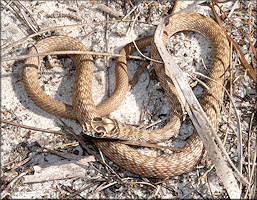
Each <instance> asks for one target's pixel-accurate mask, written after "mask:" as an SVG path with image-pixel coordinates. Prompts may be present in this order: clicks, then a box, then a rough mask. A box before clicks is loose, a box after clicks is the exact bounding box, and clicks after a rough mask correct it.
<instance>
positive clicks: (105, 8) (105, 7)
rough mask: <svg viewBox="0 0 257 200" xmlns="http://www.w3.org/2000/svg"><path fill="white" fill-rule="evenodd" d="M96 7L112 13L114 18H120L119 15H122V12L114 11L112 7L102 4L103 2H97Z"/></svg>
mask: <svg viewBox="0 0 257 200" xmlns="http://www.w3.org/2000/svg"><path fill="white" fill-rule="evenodd" d="M97 9H98V10H101V11H103V12H105V13H107V14H109V15H112V16H114V17H116V18H120V17H123V16H124V15H123V14H122V13H120V12H118V11H116V10H114V9H112V8H110V7H108V6H106V5H104V4H98V5H97Z"/></svg>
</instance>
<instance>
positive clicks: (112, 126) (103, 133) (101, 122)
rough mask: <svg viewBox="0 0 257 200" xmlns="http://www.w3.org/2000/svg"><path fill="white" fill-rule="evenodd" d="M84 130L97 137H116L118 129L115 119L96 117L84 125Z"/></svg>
mask: <svg viewBox="0 0 257 200" xmlns="http://www.w3.org/2000/svg"><path fill="white" fill-rule="evenodd" d="M82 129H83V132H84V133H85V134H86V135H89V136H91V137H95V138H114V135H115V133H116V132H117V130H118V125H117V123H116V121H115V120H112V119H110V118H107V117H96V118H93V119H91V120H89V121H87V122H85V124H83V125H82Z"/></svg>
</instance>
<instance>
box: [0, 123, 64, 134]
mask: <svg viewBox="0 0 257 200" xmlns="http://www.w3.org/2000/svg"><path fill="white" fill-rule="evenodd" d="M1 122H3V123H6V124H10V125H13V126H18V127H21V128H26V129H30V130H34V131H41V132H45V133H53V134H57V135H67V134H66V133H64V132H61V131H53V130H48V129H42V128H36V127H33V126H27V125H23V124H18V123H15V122H10V121H8V120H5V119H1Z"/></svg>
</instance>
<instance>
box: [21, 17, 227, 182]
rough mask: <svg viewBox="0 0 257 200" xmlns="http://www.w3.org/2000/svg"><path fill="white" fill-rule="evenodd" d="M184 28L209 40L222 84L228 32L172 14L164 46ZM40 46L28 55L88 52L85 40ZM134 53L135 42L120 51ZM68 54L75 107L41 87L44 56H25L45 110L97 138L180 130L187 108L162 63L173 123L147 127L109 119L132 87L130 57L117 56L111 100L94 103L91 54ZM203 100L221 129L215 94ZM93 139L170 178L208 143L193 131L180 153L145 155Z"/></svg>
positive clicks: (218, 92)
mask: <svg viewBox="0 0 257 200" xmlns="http://www.w3.org/2000/svg"><path fill="white" fill-rule="evenodd" d="M185 30H186V31H195V32H198V33H200V34H202V35H203V36H204V37H205V38H206V39H207V40H208V41H209V43H210V45H211V47H212V52H213V64H212V67H211V69H210V71H209V77H210V78H211V79H214V80H215V81H216V82H218V83H220V84H221V85H222V84H223V83H224V79H225V72H226V70H227V67H228V55H229V53H228V52H229V50H228V49H229V48H228V42H227V39H226V36H225V34H224V33H223V32H222V30H221V29H220V27H219V26H218V25H217V24H216V23H215V22H214V21H213V20H211V19H210V18H207V17H204V16H202V15H200V14H197V13H182V14H177V15H174V16H172V17H171V18H170V20H169V23H168V24H167V25H166V27H165V33H166V34H164V44H166V43H167V40H168V38H169V37H170V36H171V35H173V34H174V33H176V32H179V31H185ZM152 38H153V37H152V36H149V37H147V38H143V39H140V40H137V41H136V43H137V46H138V47H139V48H143V47H145V46H148V45H151V42H152ZM35 46H36V48H35V47H32V48H31V49H30V50H29V52H28V54H35V53H47V52H51V51H62V50H87V49H86V47H85V46H84V45H83V44H82V43H81V42H79V41H77V40H76V39H74V38H71V37H68V36H53V37H49V38H45V39H43V40H41V41H39V42H38V43H36V45H35ZM134 51H135V47H134V45H133V43H130V44H128V45H126V46H125V47H124V48H123V49H122V50H121V51H120V54H124V55H128V54H131V53H133V52H134ZM69 56H70V57H71V58H72V60H73V61H74V64H75V66H76V77H75V83H74V88H73V108H72V106H69V105H66V104H63V103H61V102H59V101H56V100H54V99H52V98H51V97H49V96H48V95H46V94H45V92H44V91H43V90H42V88H41V87H40V85H39V83H38V65H39V61H38V60H39V59H38V58H36V57H32V58H28V59H26V60H25V63H24V67H23V82H24V86H25V88H26V91H27V93H28V94H29V96H30V97H31V98H32V100H33V101H34V102H35V103H36V104H37V105H38V106H39V107H41V108H42V109H44V110H46V111H47V112H49V113H52V114H54V115H58V116H61V117H66V118H70V119H78V120H79V122H80V124H81V125H82V129H83V130H84V132H85V133H86V134H89V135H91V136H95V137H111V138H116V137H118V138H121V139H129V140H139V141H147V142H159V141H164V140H167V139H168V138H170V137H171V136H172V135H174V133H176V132H177V130H178V129H179V128H180V121H181V117H182V116H183V107H182V104H181V101H180V98H179V97H178V96H177V93H176V89H175V88H174V86H173V84H172V81H171V79H170V77H169V75H168V73H166V71H165V67H164V66H163V65H162V64H154V67H155V70H156V73H157V75H158V78H159V80H160V82H161V85H162V87H163V88H164V91H165V94H166V96H167V98H168V101H169V103H170V110H171V111H170V112H171V114H170V121H169V122H168V123H167V125H166V126H164V127H163V128H162V129H159V130H156V131H148V130H141V129H137V128H135V127H131V126H128V125H126V124H123V123H121V122H118V121H117V120H114V119H109V118H106V117H104V116H106V115H108V114H109V113H110V112H112V111H113V110H114V109H115V108H116V107H118V106H119V105H120V103H121V102H122V100H123V98H124V96H125V94H126V92H127V91H128V75H127V66H126V65H127V62H126V58H124V57H119V58H117V60H116V68H115V69H116V89H115V91H114V93H113V94H112V95H111V97H110V98H108V99H107V100H106V101H104V102H102V103H101V104H99V105H97V106H95V104H94V102H93V99H92V94H91V89H92V77H93V69H94V64H93V63H94V62H93V58H92V56H90V55H69ZM152 56H153V57H154V59H158V53H157V52H154V50H152ZM206 84H207V86H208V87H209V88H210V89H211V90H212V91H213V93H214V94H215V96H216V98H218V100H220V101H222V99H223V90H222V87H221V86H220V85H219V84H217V83H215V82H212V81H206ZM201 104H202V107H203V109H204V111H205V112H206V114H207V116H208V118H209V120H210V121H211V123H212V125H213V127H214V128H215V129H216V130H217V127H218V122H217V121H218V119H219V115H220V106H219V104H218V102H217V100H216V99H215V98H214V97H213V96H212V95H211V93H210V92H208V91H207V90H205V91H204V94H203V97H202V103H201ZM73 109H74V110H73ZM127 137H129V138H127ZM93 142H94V143H95V144H96V145H97V146H98V147H99V148H100V149H101V151H102V152H103V153H104V154H105V155H106V156H107V157H109V158H110V159H111V160H112V161H114V162H115V163H116V164H118V165H119V166H121V167H123V168H125V169H127V170H129V171H131V172H133V173H135V174H139V175H143V176H146V177H152V178H169V177H172V176H176V175H180V174H182V173H185V172H188V171H189V170H191V169H192V168H194V166H195V165H196V164H197V163H198V162H199V161H200V159H201V157H202V155H203V152H204V151H203V149H204V146H203V143H202V141H201V138H200V137H199V136H198V134H197V133H196V131H194V132H193V134H192V135H191V136H190V138H189V139H188V141H187V143H186V145H185V146H184V147H183V148H182V149H181V151H179V152H174V153H171V154H169V155H165V156H164V155H163V156H157V157H151V156H147V155H144V154H142V153H140V152H138V151H136V150H135V149H133V148H131V147H129V146H127V145H124V144H120V143H117V142H112V141H111V142H110V141H104V140H97V139H93Z"/></svg>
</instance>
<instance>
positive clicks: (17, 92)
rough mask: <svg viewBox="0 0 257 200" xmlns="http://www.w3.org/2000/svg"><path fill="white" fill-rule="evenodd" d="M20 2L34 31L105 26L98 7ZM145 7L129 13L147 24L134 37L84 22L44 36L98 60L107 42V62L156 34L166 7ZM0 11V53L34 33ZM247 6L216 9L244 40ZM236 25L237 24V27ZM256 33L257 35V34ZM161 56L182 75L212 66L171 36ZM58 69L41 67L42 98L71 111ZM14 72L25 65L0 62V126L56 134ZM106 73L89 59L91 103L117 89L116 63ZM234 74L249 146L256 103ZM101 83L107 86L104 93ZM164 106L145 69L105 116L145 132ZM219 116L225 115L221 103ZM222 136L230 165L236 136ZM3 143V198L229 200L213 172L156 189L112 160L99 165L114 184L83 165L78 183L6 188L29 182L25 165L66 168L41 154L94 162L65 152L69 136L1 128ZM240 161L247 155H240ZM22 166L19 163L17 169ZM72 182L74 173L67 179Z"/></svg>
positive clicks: (191, 43)
mask: <svg viewBox="0 0 257 200" xmlns="http://www.w3.org/2000/svg"><path fill="white" fill-rule="evenodd" d="M21 3H22V4H23V5H24V6H25V7H26V8H27V9H28V10H29V11H30V13H31V15H32V17H33V18H34V19H35V21H36V23H37V24H38V25H39V27H40V30H45V29H47V28H50V27H56V26H62V25H70V24H78V23H89V22H90V23H91V22H99V21H104V20H106V15H105V13H103V12H102V11H99V10H97V9H96V7H97V5H98V3H99V2H96V1H69V2H66V1H33V2H29V1H21ZM191 3H192V1H186V2H183V4H182V8H185V7H187V6H188V5H190V4H191ZM147 4H148V2H146V3H145V2H144V3H141V4H140V5H139V8H138V9H137V10H136V11H137V13H138V12H139V11H141V12H142V13H141V14H140V20H141V21H147V22H149V24H144V23H136V25H135V27H134V29H133V30H132V29H131V23H129V22H115V23H110V24H108V28H107V29H106V27H105V23H101V24H98V25H96V24H93V23H92V24H91V25H89V24H86V25H85V26H74V27H71V28H63V29H58V30H55V31H51V33H50V32H48V33H47V34H46V35H50V34H52V35H53V34H54V35H69V36H72V37H75V38H77V39H78V40H80V41H82V42H83V43H84V44H85V45H86V46H87V47H88V48H89V49H90V50H91V51H96V52H105V51H106V43H108V49H107V51H108V52H109V53H118V52H119V50H120V49H121V48H122V47H123V46H124V45H125V44H127V43H129V42H131V41H132V39H137V38H139V37H140V38H141V37H143V36H147V35H151V34H152V33H153V31H154V29H155V26H154V25H153V24H158V20H159V19H160V15H161V13H162V11H163V10H164V9H165V8H166V7H167V6H168V5H169V4H168V3H167V2H165V1H163V2H162V3H161V4H160V5H158V6H159V7H158V8H157V4H155V7H151V9H152V12H150V10H151V9H150V6H148V5H147ZM1 6H2V21H1V28H2V30H1V45H4V44H10V43H12V42H15V41H18V40H20V39H22V38H24V37H26V36H28V35H30V34H32V32H31V30H30V29H29V28H28V26H27V25H26V24H24V21H22V20H21V19H20V18H19V17H18V16H17V14H16V13H15V12H14V10H13V9H11V7H10V6H9V5H7V4H6V3H5V2H2V5H1ZM110 7H111V8H113V9H115V10H117V11H119V12H120V13H123V14H124V15H125V14H126V13H127V12H128V11H129V10H130V9H131V7H128V9H127V10H126V9H125V8H124V3H123V2H122V1H117V2H112V3H110ZM249 7H250V1H246V2H245V3H239V2H237V3H235V4H234V3H226V4H224V5H223V9H225V10H228V11H229V10H231V9H235V11H234V13H232V18H233V20H234V22H235V24H236V25H237V26H239V27H240V28H242V29H243V30H244V31H245V32H247V31H248V29H247V28H248V26H247V23H246V22H247V21H244V20H245V19H244V18H246V19H248V18H249ZM196 11H197V12H198V13H201V14H204V15H206V16H210V17H213V15H212V12H211V9H210V7H209V6H208V5H207V4H202V5H199V6H197V7H196ZM255 13H256V7H255ZM133 16H134V15H133ZM237 16H241V18H239V17H237ZM130 18H131V16H130V17H129V19H130ZM113 19H115V18H113V17H110V20H113ZM254 28H255V29H256V27H253V29H254ZM227 29H228V32H229V31H231V33H232V35H233V36H234V38H235V40H236V41H237V42H241V43H242V47H241V48H242V50H243V53H244V54H245V56H246V58H247V60H248V61H251V56H250V54H249V45H248V42H247V40H246V39H242V36H238V34H237V32H235V31H234V29H232V28H231V27H228V28H227ZM106 30H107V31H106ZM247 33H248V32H247ZM106 34H107V35H108V36H107V38H108V40H106ZM254 36H255V37H254ZM254 38H256V32H253V33H252V42H253V43H255V42H256V40H255V39H254ZM35 41H36V38H35V39H29V40H26V41H25V42H22V43H17V45H16V46H15V47H13V48H8V49H7V50H4V51H3V50H2V56H3V57H6V56H14V55H24V54H26V51H27V46H29V45H32V44H34V43H35ZM3 47H4V46H3ZM169 48H171V49H173V52H174V55H175V56H176V62H177V63H178V64H180V66H181V67H183V68H184V69H187V70H193V69H194V68H196V69H200V68H202V59H203V60H204V62H205V64H206V65H207V66H209V65H210V64H211V59H212V57H211V49H210V46H209V44H208V42H207V41H206V40H205V39H204V38H203V37H202V36H201V35H199V34H192V33H187V34H184V33H180V34H177V35H176V36H174V37H173V38H172V42H171V44H170V47H169ZM147 51H148V53H149V48H148V49H146V53H147ZM135 55H138V54H135ZM191 55H192V56H191ZM235 57H236V55H233V59H234V58H235ZM60 61H61V63H62V64H63V65H65V67H54V68H53V69H48V68H45V67H42V68H43V72H41V73H40V79H39V81H40V83H41V84H42V86H43V87H44V90H45V91H46V93H47V94H48V95H50V96H52V97H54V98H55V99H58V100H60V101H63V102H65V103H69V104H71V99H72V98H71V96H72V87H73V82H74V73H75V69H74V65H73V63H72V62H71V60H70V59H68V58H61V59H60ZM22 64H23V60H15V61H9V62H2V67H1V83H2V84H1V103H2V104H1V114H2V118H3V119H6V120H8V121H12V122H16V123H20V124H24V125H28V126H33V127H37V128H44V129H49V130H63V128H62V124H61V122H60V121H59V120H58V119H57V118H56V117H55V116H53V115H51V114H48V113H47V112H45V111H43V110H41V109H40V108H39V107H37V106H36V105H35V104H34V103H33V101H32V100H31V99H30V98H29V96H28V95H27V93H26V91H25V88H24V86H23V83H22ZM140 64H142V62H139V61H136V60H132V59H131V60H129V62H128V68H129V78H130V80H132V78H133V74H134V73H135V71H136V69H137V68H138V66H139V65H140ZM106 66H107V64H106V60H105V59H104V58H103V57H98V58H96V59H95V73H94V81H93V90H92V91H93V98H94V101H95V103H96V104H98V103H99V102H101V101H102V100H104V99H106V98H107V96H108V91H109V92H110V93H112V92H113V90H114V88H115V75H114V74H115V73H114V66H115V58H110V62H109V66H110V69H109V70H107V68H106ZM192 68H193V69H192ZM233 75H234V78H233V92H234V100H235V102H236V105H237V108H238V112H239V115H240V118H241V122H242V129H243V136H244V140H245V142H247V141H248V140H247V138H248V137H249V126H250V121H251V114H252V112H253V110H254V104H255V100H254V97H256V95H255V86H254V84H253V81H252V79H251V78H250V77H249V76H248V75H246V71H245V69H244V68H243V67H242V66H241V64H240V62H239V61H238V64H237V65H236V67H235V69H233ZM107 82H108V83H109V84H108V87H107ZM194 90H195V91H196V95H200V93H201V90H202V89H201V87H196V88H195V89H194ZM150 96H151V98H150V100H149V97H150ZM226 100H227V99H226ZM148 104H149V105H148ZM147 105H148V106H147ZM168 107H169V106H168V102H167V100H166V98H165V94H164V93H163V91H162V89H161V86H160V84H159V83H158V81H157V80H156V79H155V78H154V73H153V68H152V67H151V66H150V67H149V69H148V71H146V72H144V73H143V74H142V75H141V77H140V79H139V82H138V84H137V85H136V86H135V87H133V89H131V90H130V91H129V92H128V94H127V95H126V98H125V100H124V101H123V103H122V105H121V106H120V107H119V108H117V109H116V110H115V111H114V112H113V113H111V117H113V118H116V119H118V120H120V121H122V122H125V123H128V124H139V123H143V124H146V125H147V124H151V123H153V122H155V121H158V120H166V119H167V118H168V116H169V115H168V114H169V109H168ZM225 107H226V108H228V105H227V104H226V103H225ZM144 110H145V113H146V114H145V117H143V121H141V115H142V113H144V112H143V111H144ZM232 114H233V112H232ZM233 118H234V116H233ZM221 120H222V122H221V127H220V131H219V135H220V136H221V137H224V135H223V133H224V132H225V130H226V128H227V124H226V121H227V117H226V115H225V116H222V119H221ZM64 121H65V123H67V125H69V126H70V127H72V128H73V129H74V131H75V132H76V133H79V132H80V126H79V124H78V123H77V122H75V121H72V120H68V119H64ZM160 125H162V123H161V124H160ZM230 127H231V128H232V129H233V128H235V124H233V123H232V122H230ZM253 128H254V127H253ZM192 129H193V128H192V126H191V125H190V124H189V123H188V121H187V122H186V123H184V124H183V126H182V130H181V132H180V134H179V139H177V140H176V142H175V146H178V147H180V146H181V145H183V144H185V140H186V138H187V137H188V136H189V135H190V130H192ZM229 133H230V134H229V135H228V142H227V144H226V147H227V149H228V151H229V152H230V154H231V156H232V158H233V160H234V161H237V156H236V151H237V148H236V135H235V133H234V132H233V131H232V130H229ZM1 139H2V141H1V163H2V177H1V178H2V181H3V183H4V184H3V186H2V188H1V189H2V191H3V190H4V192H3V193H2V195H4V194H8V195H9V196H10V197H12V198H67V197H70V198H72V197H76V198H181V197H186V198H211V197H215V198H222V197H226V196H227V194H226V192H225V190H224V188H223V187H222V184H221V183H220V182H219V179H218V178H217V177H216V175H215V171H214V170H212V171H211V172H210V173H209V174H208V176H207V177H205V178H202V179H199V177H201V176H202V175H203V174H204V173H205V172H206V170H207V169H208V167H207V166H205V164H199V166H198V167H197V168H196V169H194V170H193V171H192V172H189V173H187V174H184V175H181V176H178V177H174V178H172V179H170V180H168V181H164V182H161V180H156V179H146V178H143V177H139V176H137V175H134V174H132V173H130V172H127V171H125V170H123V169H121V168H119V167H118V166H117V165H115V164H114V163H113V162H112V161H110V160H108V159H107V158H105V159H106V162H107V164H108V165H110V166H111V167H112V168H113V169H114V171H116V173H118V175H119V176H120V177H121V178H117V177H116V176H115V175H113V174H112V173H111V172H110V171H109V170H106V169H105V168H104V167H103V165H101V164H99V162H91V163H90V164H88V165H85V167H84V168H83V169H81V168H80V169H79V170H82V171H81V173H79V174H80V176H79V177H77V176H75V177H72V176H71V177H69V178H66V179H64V178H62V180H50V181H44V182H39V183H23V182H22V180H23V179H15V181H14V178H15V177H17V176H18V175H20V176H22V175H29V174H30V175H32V174H33V173H29V171H28V169H32V167H33V166H34V169H35V166H38V167H40V166H54V165H57V166H58V165H61V164H60V163H59V162H61V161H63V160H64V161H65V162H67V163H68V160H67V159H64V158H62V157H61V156H57V155H56V154H54V153H51V152H50V150H46V149H45V148H49V149H55V150H58V151H59V152H63V153H65V154H67V155H73V156H74V157H76V158H77V157H78V156H83V157H84V158H88V159H93V160H94V157H93V158H92V157H90V154H88V153H87V152H86V151H85V150H84V149H82V148H81V146H79V145H77V144H76V143H74V144H73V145H67V144H68V143H72V142H75V140H74V139H73V138H70V137H67V138H66V139H65V138H64V137H62V136H58V135H54V134H50V133H42V132H40V131H33V130H28V129H23V128H17V127H15V126H10V125H6V124H2V134H1ZM88 146H89V148H91V149H92V150H94V151H95V152H96V153H97V154H99V152H98V150H97V149H96V148H95V147H93V146H92V145H90V144H88ZM244 153H247V151H245V152H244ZM28 158H29V159H28ZM26 159H27V160H26ZM22 161H24V163H22V164H20V163H21V162H22ZM25 161H26V162H25ZM19 164H20V165H21V166H19ZM51 170H53V169H49V170H48V174H43V175H42V176H44V177H46V176H51V177H59V176H60V175H62V174H64V171H62V170H60V168H59V171H58V170H57V171H51ZM22 173H24V174H22ZM74 173H75V174H77V173H78V171H76V169H75V171H74ZM49 174H50V175H49ZM70 174H72V171H71V172H70ZM56 179H57V178H56ZM11 180H13V183H14V184H13V185H12V184H10V183H11ZM17 180H20V181H17ZM34 182H35V181H34ZM108 184H109V185H108ZM105 186H106V187H105ZM9 187H10V188H9ZM79 191H80V192H79ZM76 192H78V194H76ZM69 195H71V196H69Z"/></svg>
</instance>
